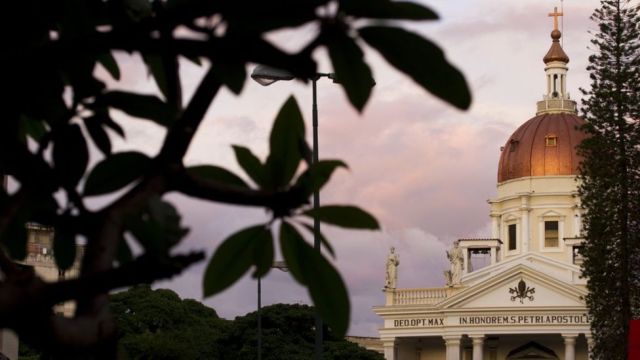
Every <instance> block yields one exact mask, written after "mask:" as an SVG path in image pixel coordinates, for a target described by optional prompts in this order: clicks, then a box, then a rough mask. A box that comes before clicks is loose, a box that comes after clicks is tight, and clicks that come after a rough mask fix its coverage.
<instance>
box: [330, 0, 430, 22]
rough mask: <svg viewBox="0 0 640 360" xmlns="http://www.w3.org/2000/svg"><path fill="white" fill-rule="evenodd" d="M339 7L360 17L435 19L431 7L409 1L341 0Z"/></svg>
mask: <svg viewBox="0 0 640 360" xmlns="http://www.w3.org/2000/svg"><path fill="white" fill-rule="evenodd" d="M340 9H341V10H343V11H344V12H345V13H347V14H349V15H352V16H357V17H360V18H373V19H392V20H437V19H438V15H437V14H436V13H435V12H433V11H432V10H431V9H429V8H427V7H424V6H422V5H420V4H417V3H414V2H409V1H389V0H342V1H340Z"/></svg>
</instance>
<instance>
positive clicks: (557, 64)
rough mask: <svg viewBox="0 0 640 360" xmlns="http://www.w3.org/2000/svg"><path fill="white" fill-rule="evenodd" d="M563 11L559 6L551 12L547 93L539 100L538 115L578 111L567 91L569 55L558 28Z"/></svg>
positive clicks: (546, 72) (547, 55)
mask: <svg viewBox="0 0 640 360" xmlns="http://www.w3.org/2000/svg"><path fill="white" fill-rule="evenodd" d="M563 15H564V14H563V13H562V12H558V8H557V7H556V8H555V9H554V12H552V13H549V16H550V17H553V30H552V31H551V40H552V41H551V48H550V49H549V51H548V52H547V54H546V55H545V56H544V58H543V61H544V63H545V65H546V66H545V68H544V71H545V74H546V78H547V93H546V94H545V95H544V96H543V98H542V101H538V104H537V113H536V114H537V115H541V114H545V113H572V114H575V113H576V102H575V101H573V100H571V98H570V96H569V93H568V92H567V71H568V70H569V68H568V67H567V64H568V63H569V57H568V56H567V54H566V53H565V52H564V50H563V49H562V46H561V45H560V38H561V37H562V33H561V32H560V30H559V29H558V17H560V16H563Z"/></svg>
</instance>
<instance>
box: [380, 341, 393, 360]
mask: <svg viewBox="0 0 640 360" xmlns="http://www.w3.org/2000/svg"><path fill="white" fill-rule="evenodd" d="M382 347H383V349H384V359H385V360H396V341H395V339H391V340H382Z"/></svg>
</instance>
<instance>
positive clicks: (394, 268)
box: [384, 246, 400, 290]
mask: <svg viewBox="0 0 640 360" xmlns="http://www.w3.org/2000/svg"><path fill="white" fill-rule="evenodd" d="M395 251H396V248H394V247H393V246H392V247H391V249H390V250H389V257H387V277H386V279H385V282H384V290H387V289H395V288H396V283H397V281H398V265H400V259H399V258H398V254H396V253H395Z"/></svg>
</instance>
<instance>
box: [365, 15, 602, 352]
mask: <svg viewBox="0 0 640 360" xmlns="http://www.w3.org/2000/svg"><path fill="white" fill-rule="evenodd" d="M555 15H559V14H555ZM559 37H560V34H559V31H557V29H556V30H554V33H552V38H553V39H554V43H557V40H558V39H559ZM563 56H564V57H566V55H565V54H564V52H563V51H562V49H561V48H560V47H559V45H558V44H554V45H552V48H551V50H550V52H549V54H548V55H547V57H549V59H550V60H549V61H548V62H547V57H545V62H547V66H546V68H545V72H546V77H547V81H548V86H547V95H545V96H544V99H543V101H541V102H539V103H538V104H537V111H538V113H537V115H538V116H550V117H551V118H548V119H545V120H539V119H537V120H536V118H534V119H532V120H535V121H539V122H540V121H544V122H553V121H555V120H554V118H552V117H553V114H557V115H558V117H559V118H560V117H562V116H565V115H567V114H569V115H570V116H575V102H573V101H572V100H570V99H569V96H568V94H567V93H566V85H565V81H566V74H567V66H566V65H567V62H568V57H566V60H564V57H563ZM558 59H560V60H558ZM543 124H546V123H543ZM549 128H550V129H551V127H549ZM541 131H546V130H541ZM549 131H551V130H549ZM570 131H577V130H570ZM514 134H515V133H514ZM563 136H564V137H563ZM567 138H569V137H568V136H566V135H558V134H557V133H551V132H550V133H549V134H547V135H545V134H542V135H536V136H535V137H534V139H531V137H529V138H527V139H526V140H527V141H528V142H527V141H524V139H523V140H522V141H521V142H522V143H523V144H529V143H531V142H535V141H542V142H543V144H542V145H540V146H542V148H541V149H542V150H535V149H534V145H535V144H534V145H531V149H534V150H530V151H538V153H539V154H542V155H541V156H542V157H541V159H543V160H535V159H534V157H530V159H534V160H527V161H531V162H532V163H531V164H525V165H527V166H529V167H528V168H527V166H524V167H523V166H520V164H516V165H517V166H520V168H522V169H531V170H530V171H531V173H532V174H533V172H534V170H535V169H534V168H535V167H536V166H542V167H543V168H544V166H548V164H546V165H545V164H544V163H542V164H538V163H534V162H535V161H538V162H540V161H542V162H544V159H545V156H546V159H547V161H550V160H548V159H552V157H553V156H555V157H553V159H554V161H573V160H572V159H573V158H572V157H570V156H566V154H562V153H560V150H558V149H560V145H561V142H562V141H565V140H566V139H567ZM548 139H551V140H548ZM544 142H546V144H545V143H544ZM556 142H558V143H556ZM516 145H517V144H516ZM565 145H566V143H565ZM527 146H528V145H527ZM536 146H537V145H536ZM545 146H546V147H545ZM556 146H557V147H558V149H555V148H554V147H556ZM565 149H567V147H566V146H565ZM503 151H508V150H506V149H505V150H503ZM554 151H555V152H554ZM570 151H575V150H573V149H571V150H570ZM557 154H559V155H557ZM567 159H568V160H567ZM560 165H562V164H560ZM554 166H555V165H554ZM569 167H571V166H569ZM562 168H563V167H562V166H558V169H562ZM528 171H529V170H528ZM559 171H563V170H559ZM489 204H490V213H489V215H490V218H491V223H492V236H491V238H487V239H460V240H458V242H457V248H456V249H455V252H454V250H452V251H451V252H450V254H449V257H450V259H451V261H452V270H451V271H448V272H447V274H446V276H447V278H448V282H449V283H448V286H447V287H443V288H421V289H402V288H385V290H384V292H385V297H386V298H385V305H384V306H378V307H375V308H374V311H375V313H376V314H378V315H379V316H381V317H382V318H383V319H384V325H383V327H382V328H381V329H380V338H381V340H382V341H383V344H384V355H385V359H386V360H427V359H428V360H483V359H485V360H516V359H557V360H576V359H578V360H586V359H588V352H589V350H588V349H589V345H590V343H591V333H590V325H589V317H588V315H587V309H586V305H585V302H584V297H585V295H586V294H587V290H586V280H585V279H584V278H581V277H580V273H581V272H580V263H581V261H582V259H581V256H580V254H579V249H580V246H581V244H582V241H583V239H582V238H581V209H580V199H579V197H578V194H577V180H576V175H575V171H574V172H573V173H570V174H568V175H567V174H564V175H560V174H558V175H547V174H545V175H543V176H522V175H516V176H514V177H513V178H509V179H508V180H505V181H502V182H499V183H498V184H497V194H496V197H495V198H493V199H491V200H489ZM454 253H455V254H461V255H452V254H454ZM456 256H457V257H456ZM475 256H483V257H484V259H485V263H484V266H483V267H478V266H476V267H478V268H477V269H474V265H473V259H474V257H475ZM454 257H455V258H456V259H458V257H459V258H460V261H458V260H453V258H454ZM402 270H403V269H399V271H402ZM460 274H461V275H460Z"/></svg>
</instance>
